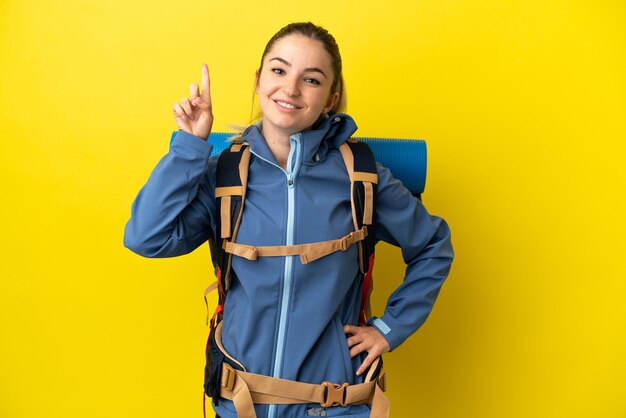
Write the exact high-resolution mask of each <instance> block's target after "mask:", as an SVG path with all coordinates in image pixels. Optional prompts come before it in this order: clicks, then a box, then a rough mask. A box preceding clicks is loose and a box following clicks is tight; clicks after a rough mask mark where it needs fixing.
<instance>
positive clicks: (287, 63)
mask: <svg viewBox="0 0 626 418" xmlns="http://www.w3.org/2000/svg"><path fill="white" fill-rule="evenodd" d="M274 60H276V61H280V62H282V63H283V64H285V65H286V66H287V67H291V64H290V63H289V62H287V60H284V59H282V58H280V57H274V58H272V59H270V61H274ZM304 71H305V72H309V71H311V72H315V73H321V74H322V75H323V76H324V77H325V78H328V77H326V74H324V71H322V70H320V69H319V68H317V67H311V68H305V69H304Z"/></svg>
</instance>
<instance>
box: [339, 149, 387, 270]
mask: <svg viewBox="0 0 626 418" xmlns="http://www.w3.org/2000/svg"><path fill="white" fill-rule="evenodd" d="M339 151H340V152H341V156H342V157H343V160H344V162H345V164H346V169H347V170H348V175H349V176H350V188H351V194H350V196H351V199H350V200H351V205H352V221H353V223H354V229H355V230H359V229H361V228H362V227H363V226H367V227H368V234H367V237H366V238H365V240H363V241H362V242H359V248H360V251H359V267H360V269H361V272H362V273H363V274H366V273H367V272H368V270H369V259H370V257H371V256H372V255H373V254H374V246H375V243H376V242H375V240H376V237H375V234H374V232H375V226H376V222H375V220H376V219H375V215H376V186H377V184H378V174H377V171H376V161H375V160H374V154H373V153H372V150H371V149H370V147H369V146H368V145H367V144H366V143H364V142H358V141H355V140H353V139H352V138H351V139H350V140H348V141H346V142H344V143H343V144H341V145H340V146H339Z"/></svg>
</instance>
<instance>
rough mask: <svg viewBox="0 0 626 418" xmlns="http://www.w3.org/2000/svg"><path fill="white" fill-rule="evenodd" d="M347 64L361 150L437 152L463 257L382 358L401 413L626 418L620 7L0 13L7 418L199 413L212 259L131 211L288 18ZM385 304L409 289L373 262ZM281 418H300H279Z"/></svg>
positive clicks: (430, 5) (226, 115)
mask: <svg viewBox="0 0 626 418" xmlns="http://www.w3.org/2000/svg"><path fill="white" fill-rule="evenodd" d="M298 20H313V21H314V22H316V23H319V24H322V25H324V26H326V27H327V28H328V29H329V30H330V31H331V33H333V34H334V35H335V36H336V38H337V40H338V42H339V45H340V47H341V50H342V54H343V58H344V62H345V63H344V65H345V77H346V82H347V89H348V93H349V96H348V99H349V101H348V106H349V107H348V110H349V113H351V114H352V115H353V116H354V118H355V119H356V121H357V123H358V124H359V126H360V130H359V132H358V134H359V135H360V136H399V137H412V138H424V139H426V140H427V141H428V149H429V168H428V181H427V190H426V193H425V195H424V202H425V204H426V206H427V207H428V209H429V210H430V211H431V212H432V213H434V214H438V215H441V216H443V217H444V218H446V220H447V221H448V222H449V223H450V225H451V228H452V231H453V242H454V246H455V250H456V254H457V258H456V260H455V263H454V265H453V269H452V273H451V275H450V277H449V280H448V282H446V284H445V285H444V288H443V291H442V293H441V295H440V298H439V301H438V302H437V304H436V306H435V309H434V311H433V314H432V315H431V317H430V319H429V321H428V322H427V323H426V325H425V326H424V327H423V328H422V329H421V330H420V331H419V332H418V333H417V334H415V335H414V336H413V337H412V338H411V339H409V340H408V341H407V342H406V343H405V344H404V345H402V346H401V347H400V348H399V349H398V350H397V351H395V352H394V353H391V354H389V355H388V356H386V364H387V371H388V374H389V387H390V389H389V392H388V395H389V397H390V398H391V406H392V417H393V418H403V417H459V418H460V417H476V418H490V417H494V418H495V417H508V418H517V417H607V418H608V417H611V418H617V417H626V389H625V387H626V383H625V382H626V300H625V296H626V295H625V294H626V292H625V290H626V284H625V279H626V274H625V273H626V267H624V250H625V247H626V246H625V245H624V239H625V236H626V222H625V221H624V219H623V217H624V214H625V213H626V205H625V204H624V201H625V197H624V194H625V191H626V188H625V183H626V181H625V180H626V173H625V169H624V166H625V164H624V158H625V157H626V153H625V141H626V112H625V111H626V82H625V80H626V78H625V76H624V75H625V74H626V58H625V57H626V5H625V4H624V3H623V2H622V1H617V0H614V1H609V0H604V1H596V2H592V1H552V2H544V1H540V0H529V1H499V0H482V1H481V0H479V1H477V0H471V1H470V0H467V1H460V0H456V1H447V0H446V1H430V0H429V1H422V0H420V1H412V0H407V1H396V2H393V3H391V2H387V3H384V4H383V3H380V2H363V1H350V2H339V1H327V0H318V1H314V2H310V3H307V2H299V1H291V2H278V3H273V2H259V1H240V2H236V1H233V2H226V1H198V0H182V1H174V2H163V1H162V2H153V1H144V0H140V1H110V2H103V1H93V0H91V1H76V0H63V1H60V0H47V1H42V0H33V1H28V2H18V1H15V0H4V1H2V2H0V34H1V37H0V45H1V46H0V56H1V59H2V65H1V66H0V86H1V90H0V91H1V101H0V106H1V115H2V116H1V117H2V120H1V122H2V123H1V124H0V134H1V138H2V140H1V142H0V147H1V153H0V178H1V180H0V181H1V182H2V183H1V184H2V190H1V193H0V196H1V199H2V200H1V203H0V208H1V210H2V220H3V223H4V224H3V228H2V229H3V234H2V248H1V255H2V263H0V275H1V279H0V417H2V418H26V417H28V418H30V417H58V418H61V417H63V418H69V417H90V418H96V417H107V418H108V417H116V418H117V417H119V418H125V417H129V418H130V417H132V418H141V417H151V418H154V417H168V418H170V417H200V416H201V396H202V395H201V393H202V387H201V385H202V376H203V364H204V358H203V355H204V354H203V350H204V343H205V337H206V333H207V329H206V328H205V326H204V315H205V308H204V303H203V300H202V291H203V289H204V287H205V286H206V285H207V284H208V283H209V282H210V281H212V277H211V273H210V272H211V267H210V262H209V252H208V247H207V246H202V247H201V248H200V249H198V250H197V251H196V252H194V253H193V254H192V255H189V256H186V257H181V258H176V259H166V260H150V259H143V258H140V257H139V256H136V255H134V254H132V253H131V252H130V251H128V250H126V249H125V248H124V247H123V246H122V235H123V227H124V224H125V222H126V220H127V219H128V217H129V214H130V205H131V202H132V200H133V198H134V197H135V195H136V193H137V191H138V190H139V188H140V187H141V186H142V185H143V183H144V182H145V180H146V179H147V177H148V175H149V173H150V171H151V169H152V168H153V167H154V165H155V164H156V163H157V161H158V159H159V158H160V157H161V156H162V155H163V154H164V153H166V152H167V148H168V142H169V136H170V134H171V132H172V131H173V130H175V129H176V126H175V124H174V120H173V117H172V110H171V107H172V104H173V103H174V102H176V101H179V100H180V99H181V98H182V97H184V96H186V95H188V91H189V84H190V83H192V82H199V81H200V66H201V63H202V62H207V63H208V64H209V67H210V69H211V76H212V85H213V90H212V96H213V101H214V106H215V115H216V120H215V125H214V128H215V130H216V131H224V130H226V127H227V124H229V123H233V122H239V123H246V122H247V121H248V120H249V118H250V112H251V103H252V95H253V83H252V80H253V79H252V77H253V72H254V70H255V69H256V66H257V65H258V62H259V59H260V55H261V52H262V49H263V47H264V45H265V42H266V41H267V40H268V39H269V37H270V36H271V35H272V34H273V33H274V32H275V31H276V30H278V29H279V28H280V27H282V26H283V25H285V24H286V23H288V22H291V21H298ZM377 260H378V266H377V269H376V279H377V281H376V290H375V299H374V307H375V311H376V312H377V313H381V310H382V308H383V307H384V302H385V300H386V296H387V295H388V294H389V293H390V292H391V291H392V290H393V289H394V288H395V287H396V286H397V285H398V283H399V281H400V280H401V277H402V273H403V268H402V267H401V257H400V254H399V252H398V251H397V250H396V249H393V248H391V247H385V246H381V248H379V256H378V258H377ZM290 418H291V417H290Z"/></svg>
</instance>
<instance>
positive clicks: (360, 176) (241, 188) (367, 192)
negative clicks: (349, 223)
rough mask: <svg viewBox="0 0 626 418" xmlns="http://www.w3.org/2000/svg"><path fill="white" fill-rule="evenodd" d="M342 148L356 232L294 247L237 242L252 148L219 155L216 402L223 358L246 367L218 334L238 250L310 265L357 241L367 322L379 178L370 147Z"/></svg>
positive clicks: (210, 390)
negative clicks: (227, 350) (229, 352)
mask: <svg viewBox="0 0 626 418" xmlns="http://www.w3.org/2000/svg"><path fill="white" fill-rule="evenodd" d="M339 151H340V153H341V155H342V157H343V159H344V162H345V165H346V169H347V174H348V176H349V178H350V188H351V206H352V219H353V224H354V231H353V232H351V233H349V234H348V235H346V236H344V237H341V238H338V239H335V240H331V241H324V242H316V243H309V244H299V245H290V246H258V247H254V246H249V245H245V244H241V243H237V242H236V238H237V232H238V230H239V225H240V223H241V218H242V214H243V207H244V203H245V197H246V187H247V180H248V167H249V163H250V155H251V154H250V147H249V145H248V144H247V143H245V142H244V143H234V144H232V145H231V146H230V147H229V148H228V149H226V150H224V151H223V152H222V153H221V154H220V155H219V157H218V162H217V175H216V187H215V198H216V205H217V213H219V214H220V216H219V222H217V228H216V231H215V238H214V239H212V240H209V245H210V248H211V257H212V259H213V265H214V266H215V275H216V278H217V280H216V281H215V282H214V283H213V284H211V285H210V286H209V287H208V288H207V289H206V290H205V303H206V304H207V309H208V302H207V300H206V296H207V294H208V293H209V292H211V291H212V290H215V289H217V290H218V306H217V308H216V310H215V312H214V313H213V315H212V317H211V318H210V320H209V317H208V315H207V322H209V324H210V333H209V339H208V341H207V347H206V356H207V362H206V368H205V383H204V388H205V393H206V394H207V395H208V396H210V397H211V398H213V400H214V402H218V400H219V398H220V385H223V383H224V382H223V378H222V376H221V372H222V364H221V363H224V364H225V365H226V367H232V368H233V369H234V370H242V369H243V366H242V365H241V364H240V363H239V362H237V361H236V360H235V359H233V358H232V357H230V356H228V355H227V354H226V355H225V350H223V347H221V330H218V331H219V332H218V334H219V335H218V338H216V335H215V334H216V329H217V328H218V325H219V324H220V322H221V321H222V318H223V311H224V303H225V301H226V297H227V295H228V289H229V287H230V283H231V282H232V281H233V280H237V277H236V274H235V273H234V272H233V271H232V256H233V255H237V256H240V257H244V258H247V259H249V260H255V259H256V258H257V257H263V256H290V255H299V256H300V260H301V262H302V263H303V264H306V263H309V262H312V261H314V260H316V259H318V258H321V257H324V256H326V255H328V254H331V253H333V252H335V251H345V250H346V249H347V248H349V247H350V246H352V245H354V244H357V245H358V247H359V249H358V254H359V271H360V273H361V274H360V280H361V288H362V294H361V306H360V314H359V321H360V322H361V323H362V324H365V323H366V320H367V319H368V318H369V317H370V316H371V309H370V304H369V298H370V294H371V290H372V271H373V267H374V249H375V245H376V237H375V227H376V217H375V214H376V187H377V183H378V175H377V170H376V162H375V160H374V155H373V153H372V151H371V150H370V148H369V146H368V145H367V144H365V143H363V142H358V141H356V140H353V139H352V138H351V139H349V140H348V141H346V142H345V143H343V144H342V145H341V146H340V147H339ZM220 347H221V348H220ZM370 369H376V370H371V371H370V372H369V373H368V375H370V376H373V377H372V378H377V377H378V375H379V373H382V359H381V360H380V361H377V362H376V364H375V365H372V366H371V367H370ZM383 384H384V383H383ZM329 406H330V405H329Z"/></svg>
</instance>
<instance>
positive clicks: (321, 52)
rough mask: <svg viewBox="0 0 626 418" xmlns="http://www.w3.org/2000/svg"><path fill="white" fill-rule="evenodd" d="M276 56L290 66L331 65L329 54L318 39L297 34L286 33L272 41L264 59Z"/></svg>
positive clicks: (328, 66) (325, 66)
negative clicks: (272, 43) (286, 34)
mask: <svg viewBox="0 0 626 418" xmlns="http://www.w3.org/2000/svg"><path fill="white" fill-rule="evenodd" d="M276 57H279V58H282V59H284V60H285V61H287V62H289V63H290V64H291V65H292V66H301V67H320V68H326V69H330V68H331V65H332V64H331V57H330V54H328V52H327V51H326V49H325V48H324V45H323V44H322V43H321V42H320V41H317V40H314V39H311V38H309V37H307V36H304V35H299V34H293V35H288V36H285V37H284V38H280V39H279V40H277V41H276V42H274V45H272V48H271V49H270V50H269V51H268V53H267V55H266V56H265V58H264V61H265V62H267V61H269V60H271V59H272V58H276Z"/></svg>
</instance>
